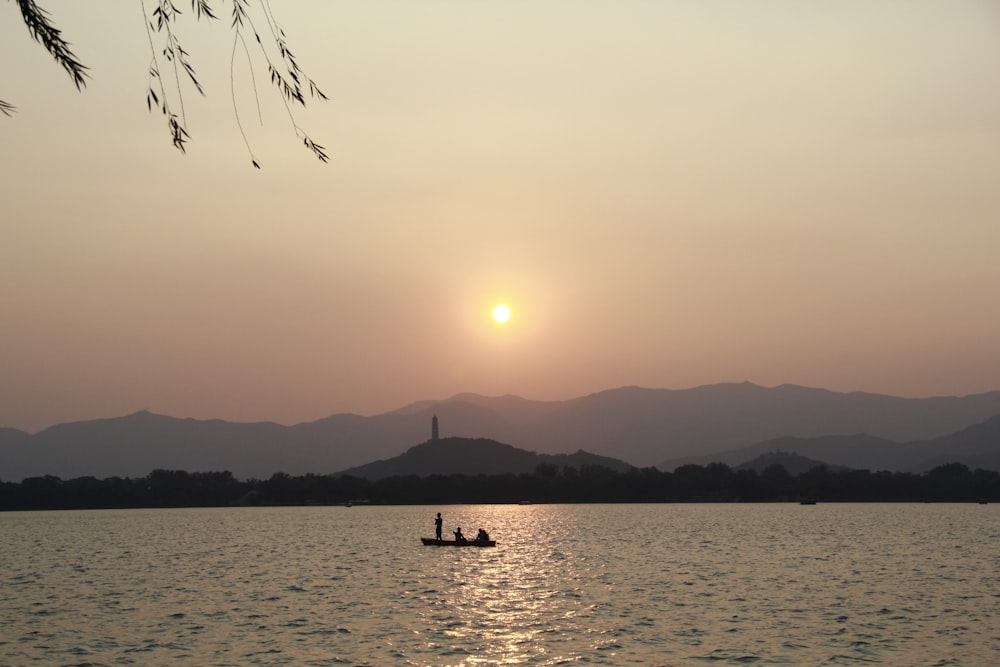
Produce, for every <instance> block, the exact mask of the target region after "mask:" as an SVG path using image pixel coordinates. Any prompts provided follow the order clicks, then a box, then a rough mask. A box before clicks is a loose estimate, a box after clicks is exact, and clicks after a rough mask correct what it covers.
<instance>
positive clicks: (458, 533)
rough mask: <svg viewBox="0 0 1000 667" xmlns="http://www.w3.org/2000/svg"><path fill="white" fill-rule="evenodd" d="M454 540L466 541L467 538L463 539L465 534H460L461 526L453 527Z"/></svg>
mask: <svg viewBox="0 0 1000 667" xmlns="http://www.w3.org/2000/svg"><path fill="white" fill-rule="evenodd" d="M455 541H456V542H468V540H467V539H465V535H463V534H462V527H461V526H459V527H458V528H456V529H455Z"/></svg>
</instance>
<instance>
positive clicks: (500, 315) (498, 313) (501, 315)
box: [493, 303, 510, 324]
mask: <svg viewBox="0 0 1000 667" xmlns="http://www.w3.org/2000/svg"><path fill="white" fill-rule="evenodd" d="M509 319H510V308H508V307H507V306H505V305H504V304H502V303H500V304H497V305H496V306H494V307H493V320H494V321H495V322H496V323H497V324H504V323H505V322H506V321H507V320H509Z"/></svg>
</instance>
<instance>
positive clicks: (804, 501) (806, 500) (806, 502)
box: [799, 498, 816, 505]
mask: <svg viewBox="0 0 1000 667" xmlns="http://www.w3.org/2000/svg"><path fill="white" fill-rule="evenodd" d="M815 504H816V499H815V498H803V499H802V500H800V501H799V505H815Z"/></svg>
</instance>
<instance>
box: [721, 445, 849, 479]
mask: <svg viewBox="0 0 1000 667" xmlns="http://www.w3.org/2000/svg"><path fill="white" fill-rule="evenodd" d="M771 466H781V467H782V468H784V469H785V470H786V471H788V474H790V475H792V476H793V477H796V476H798V475H801V474H802V473H804V472H809V471H810V470H813V469H815V468H826V469H828V470H831V471H838V470H846V469H847V468H846V467H845V466H837V465H830V464H829V463H823V462H822V461H816V460H814V459H809V458H806V457H804V456H799V455H798V454H794V453H792V452H782V451H774V452H768V453H767V454H761V455H760V456H758V457H757V458H755V459H753V460H752V461H747V462H746V463H741V464H740V465H738V466H735V468H736V470H753V471H754V472H756V473H762V472H764V471H765V470H767V469H768V468H770V467H771Z"/></svg>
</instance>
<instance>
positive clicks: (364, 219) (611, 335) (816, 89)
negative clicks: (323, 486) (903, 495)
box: [0, 0, 1000, 472]
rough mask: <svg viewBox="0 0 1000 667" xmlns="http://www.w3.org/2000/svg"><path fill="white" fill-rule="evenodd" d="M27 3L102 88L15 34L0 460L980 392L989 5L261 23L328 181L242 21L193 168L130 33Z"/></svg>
mask: <svg viewBox="0 0 1000 667" xmlns="http://www.w3.org/2000/svg"><path fill="white" fill-rule="evenodd" d="M38 3H39V5H41V6H43V7H44V8H45V9H46V10H47V11H48V12H49V13H50V15H51V17H52V20H53V21H54V22H55V24H56V25H57V27H58V28H59V29H61V30H62V34H63V36H64V37H65V38H66V39H67V40H69V41H70V42H71V43H72V46H73V49H74V52H75V53H76V55H77V56H78V57H79V58H80V60H81V61H82V62H83V63H84V64H86V65H87V66H88V67H89V74H90V77H91V78H90V79H89V81H88V85H87V87H86V89H85V90H84V91H83V92H77V90H76V89H75V87H74V86H73V84H72V82H71V81H70V80H69V77H67V76H66V73H65V72H64V71H62V69H61V68H60V67H59V66H58V65H57V64H56V63H54V62H53V60H52V58H51V57H50V56H49V55H48V54H47V53H46V52H45V50H44V49H43V48H42V47H41V46H40V45H38V44H36V43H34V42H33V40H32V39H31V37H30V36H29V35H28V32H27V30H26V29H25V25H24V22H23V21H22V20H21V16H20V13H19V10H18V4H17V3H14V2H0V55H2V57H3V59H4V62H5V64H6V65H5V67H4V70H3V76H2V77H0V99H3V100H6V101H8V102H10V103H13V104H15V105H16V106H17V110H16V113H15V114H14V115H13V116H12V117H7V116H5V115H2V114H0V145H2V146H3V160H0V427H10V428H16V429H20V430H23V431H26V432H29V433H36V432H38V431H41V430H42V429H45V428H46V427H50V426H52V425H54V424H61V423H68V422H76V421H85V420H92V419H98V418H112V417H120V416H123V415H130V414H133V413H135V412H137V411H140V410H148V411H150V412H152V413H155V414H160V415H170V416H173V417H178V418H187V417H191V418H195V419H200V420H209V419H221V420H227V421H230V422H258V421H271V422H276V423H277V424H281V425H286V426H289V425H294V424H303V423H307V422H312V421H314V420H320V419H323V418H326V417H328V416H330V415H343V414H346V413H355V414H357V415H363V416H366V417H372V416H376V415H383V414H386V413H390V412H392V411H395V410H398V409H400V408H401V407H402V406H406V405H408V404H410V403H412V402H413V401H422V400H427V399H435V400H439V399H446V398H447V397H450V396H454V395H456V394H459V393H461V392H474V393H476V394H479V395H482V396H496V397H499V396H505V395H508V394H509V395H516V396H521V397H524V398H525V399H530V400H532V401H538V402H543V401H568V400H571V399H573V400H576V399H577V398H579V397H584V396H587V395H588V394H593V393H596V392H600V391H603V390H607V389H613V388H616V387H624V386H633V385H636V386H642V387H649V388H669V389H675V390H681V389H686V388H691V387H699V386H703V385H713V384H716V383H724V382H736V383H739V382H742V381H744V380H748V381H750V382H753V383H756V384H757V385H762V386H766V387H777V386H779V385H783V384H785V383H791V384H795V385H801V386H806V387H822V388H824V389H828V390H833V391H835V392H845V393H846V392H871V393H873V394H886V395H891V396H898V397H909V398H914V397H930V396H966V395H974V394H979V393H983V392H988V391H991V390H996V389H1000V307H998V295H1000V262H998V261H997V260H996V254H997V248H1000V224H998V213H1000V187H998V174H1000V76H998V73H1000V5H998V4H997V3H996V2H995V1H994V0H948V1H946V2H941V1H939V0H879V1H877V2H842V1H841V0H811V1H809V2H799V1H792V0H759V1H756V2H737V1H732V0H699V1H698V2H671V1H663V2H645V1H639V0H617V1H614V2H611V1H607V0H551V1H550V0H511V1H509V2H508V1H505V2H499V3H485V2H468V1H466V0H425V1H421V2H397V1H389V0H365V1H364V2H347V1H345V2H332V1H329V0H270V3H269V4H270V7H271V9H272V10H273V13H274V16H275V18H276V19H277V21H278V22H279V23H280V24H281V27H282V28H283V29H284V31H285V33H286V34H287V37H288V40H289V43H290V46H291V48H292V50H293V51H294V53H295V57H296V58H297V59H298V62H299V63H300V64H301V66H302V67H303V69H305V70H306V71H307V72H308V74H309V76H310V77H311V78H312V79H314V80H315V81H316V82H317V83H318V84H319V85H320V86H321V88H322V89H323V91H324V92H325V93H326V94H327V95H328V96H329V97H330V101H329V102H326V103H321V102H318V101H317V102H316V103H310V104H309V106H308V107H307V108H306V109H304V110H300V111H298V112H296V117H295V118H296V122H298V123H299V124H300V125H301V126H302V127H303V128H305V129H306V130H307V131H308V133H309V136H310V137H312V138H313V139H315V140H316V141H317V142H319V143H321V144H323V145H325V146H326V147H327V150H328V151H329V154H330V163H329V164H325V165H324V164H322V163H320V162H319V161H317V160H316V159H315V158H314V157H312V156H311V155H310V154H309V152H308V151H305V150H303V147H302V145H301V144H302V142H301V140H300V139H299V138H297V137H296V134H295V131H294V129H293V128H292V126H291V125H290V124H289V119H288V115H287V114H286V112H285V109H284V107H283V105H282V103H281V101H280V99H278V98H275V97H274V96H272V95H270V94H267V93H266V92H265V91H268V86H269V83H268V79H267V68H266V66H262V65H261V64H260V63H258V64H257V65H256V66H255V67H254V69H252V70H251V69H250V68H249V67H248V66H247V65H246V60H245V58H244V57H243V56H242V55H240V51H239V50H237V51H236V54H237V55H236V57H235V58H234V57H233V54H234V41H233V37H232V34H231V33H230V32H228V29H227V26H228V24H229V21H230V17H229V12H230V11H231V3H225V4H219V5H218V13H219V14H220V19H221V20H220V21H218V22H216V23H215V24H210V23H207V22H200V23H198V22H194V21H184V22H182V23H179V24H178V30H179V31H180V32H179V34H180V36H181V39H182V42H183V44H184V48H185V49H186V50H187V51H188V52H189V53H190V56H191V61H192V62H193V64H194V66H195V68H196V69H197V72H198V75H199V79H200V81H201V83H202V85H203V86H204V88H205V91H206V96H205V97H200V96H199V95H198V94H197V93H196V92H195V91H194V90H189V91H187V92H188V94H187V95H186V97H185V102H186V109H185V113H186V115H187V116H188V123H189V127H190V130H191V142H190V144H189V146H188V150H187V154H186V155H181V154H180V153H178V152H177V151H176V150H175V149H174V148H173V147H172V146H171V145H170V141H169V138H168V137H167V136H165V126H166V123H165V121H164V119H163V117H162V116H161V115H159V114H157V113H152V114H150V113H147V109H146V97H145V96H146V90H147V87H148V83H149V82H148V69H149V66H150V53H149V42H148V37H147V33H146V30H145V28H144V25H143V22H144V18H143V7H142V4H141V3H121V2H113V1H112V0H93V1H90V2H86V3H84V2H75V1H72V0H38ZM150 4H151V3H146V5H150ZM177 4H178V7H179V8H180V9H181V10H182V11H185V12H190V11H191V6H190V4H188V3H185V2H181V3H177ZM251 4H253V5H254V6H257V3H251ZM147 11H148V7H147ZM231 74H232V76H233V79H234V82H235V89H234V91H235V92H234V93H231V91H230V77H231ZM253 77H256V80H257V82H258V88H259V89H260V91H261V94H260V107H261V109H260V116H261V121H260V122H259V121H258V118H257V107H256V104H255V103H254V99H253V93H252V90H253ZM234 106H235V107H236V109H237V112H238V113H239V115H240V119H241V121H242V124H243V128H244V131H245V132H246V135H247V139H248V141H249V143H250V145H251V147H252V150H253V152H254V155H255V156H256V158H257V159H259V161H260V162H261V164H262V165H263V169H262V170H260V171H258V170H256V169H254V168H252V166H251V164H250V157H249V156H248V152H247V148H246V145H245V144H244V142H243V138H242V137H241V135H240V129H239V126H238V125H237V123H236V121H235V118H234ZM154 111H155V110H154ZM498 304H504V305H506V306H508V307H509V319H505V318H504V317H501V316H499V315H498V317H497V319H495V318H494V317H493V316H492V313H493V312H494V307H495V306H497V305H498ZM992 414H993V413H989V414H983V415H977V419H970V420H967V421H964V422H962V423H961V424H956V427H955V429H954V430H952V431H949V430H947V429H945V430H940V431H935V432H934V434H933V437H942V436H945V435H947V434H948V433H952V432H955V431H958V430H959V429H961V428H965V427H968V426H971V425H972V424H974V423H977V421H978V422H984V421H985V420H986V419H988V418H989V417H990V416H992ZM423 420H424V417H423V416H421V417H420V422H419V423H420V424H423V423H424V421H423ZM450 423H453V422H450ZM421 428H422V427H421ZM811 434H812V435H843V434H844V433H843V432H841V431H838V432H836V433H832V432H811ZM398 435H399V438H398V439H397V440H395V441H394V443H395V445H397V446H401V447H405V446H408V445H412V444H415V443H417V442H420V441H421V439H422V438H421V437H420V436H419V435H417V436H416V437H414V436H411V435H408V432H400V433H399V434H398ZM461 435H467V436H469V437H480V436H482V437H497V438H498V439H499V440H501V441H502V442H505V443H508V444H511V445H514V446H523V447H526V448H528V449H532V448H533V447H536V443H525V442H519V441H517V440H516V439H515V438H513V437H510V438H501V437H500V436H501V435H505V434H502V433H501V434H499V435H494V434H492V433H478V432H477V433H462V434H461ZM513 435H516V433H515V434H513ZM765 435H767V436H768V437H781V436H785V435H790V434H789V433H775V434H771V433H767V434H765ZM872 435H879V434H874V433H873V434H872ZM885 437H890V436H885ZM913 437H914V438H918V437H924V436H923V435H920V436H913ZM927 437H931V436H927ZM907 438H910V436H909V435H907V434H899V439H898V441H899V442H905V441H907ZM753 442H756V441H755V440H752V439H748V440H745V441H741V442H740V443H739V444H740V446H745V445H749V444H752V443H753ZM723 444H725V443H723ZM734 446H735V445H734ZM720 451H721V449H720ZM390 453H391V452H387V455H388V454H390ZM596 453H607V452H596ZM681 455H683V456H687V455H693V454H691V453H690V452H684V453H683V454H678V456H681ZM666 458H667V455H664V456H663V459H666ZM663 459H657V458H655V457H654V456H653V454H649V455H648V456H647V454H646V453H645V452H641V456H639V455H638V453H637V456H636V458H635V462H636V463H641V464H649V463H658V462H660V461H661V460H663ZM371 460H373V458H365V457H363V456H360V455H359V456H358V457H356V458H355V459H352V460H350V461H347V462H345V467H346V466H347V465H361V464H365V463H368V462H370V461H371ZM143 472H146V471H143Z"/></svg>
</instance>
